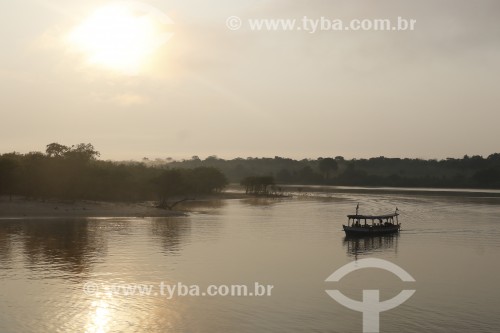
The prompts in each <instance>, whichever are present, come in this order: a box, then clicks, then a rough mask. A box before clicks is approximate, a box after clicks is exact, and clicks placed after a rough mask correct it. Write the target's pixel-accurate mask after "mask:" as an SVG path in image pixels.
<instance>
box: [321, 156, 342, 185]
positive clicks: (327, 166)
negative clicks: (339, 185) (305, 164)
mask: <svg viewBox="0 0 500 333" xmlns="http://www.w3.org/2000/svg"><path fill="white" fill-rule="evenodd" d="M338 168H339V166H338V164H337V161H336V160H334V159H333V158H331V157H327V158H323V159H321V160H320V161H319V170H320V171H321V172H322V173H323V176H324V177H325V179H326V180H328V179H330V174H331V173H332V172H335V171H337V170H338Z"/></svg>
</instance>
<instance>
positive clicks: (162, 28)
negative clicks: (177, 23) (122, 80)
mask: <svg viewBox="0 0 500 333" xmlns="http://www.w3.org/2000/svg"><path fill="white" fill-rule="evenodd" d="M171 23H172V22H171V21H170V20H169V19H168V17H167V16H166V15H165V14H162V13H160V12H159V11H158V10H156V9H154V8H151V7H148V6H147V5H143V4H139V5H138V4H135V5H134V3H133V2H124V3H116V4H112V5H107V6H104V7H101V8H99V9H97V10H96V11H95V12H94V13H92V14H91V15H90V16H89V17H87V18H86V19H85V20H84V21H83V22H82V23H81V24H79V25H78V26H76V27H75V28H74V29H73V30H72V31H71V32H70V33H69V35H68V42H69V43H70V44H71V45H72V46H73V48H74V49H76V50H77V51H79V52H81V53H83V55H84V56H85V58H86V61H87V63H88V64H90V65H94V66H99V67H101V68H105V69H109V70H114V71H117V72H121V73H124V74H137V73H139V72H141V70H142V69H143V68H144V67H145V66H146V65H147V62H148V60H150V57H151V56H152V55H153V53H155V51H156V50H157V49H158V48H160V47H161V46H162V45H163V44H164V43H165V42H166V41H167V40H168V39H169V38H170V37H171V33H169V32H168V31H167V28H166V26H167V25H168V24H171Z"/></svg>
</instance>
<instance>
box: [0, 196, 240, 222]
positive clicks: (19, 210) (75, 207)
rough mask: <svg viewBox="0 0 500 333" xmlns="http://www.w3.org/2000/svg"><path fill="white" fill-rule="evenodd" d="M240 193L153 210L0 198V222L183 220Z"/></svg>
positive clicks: (105, 203)
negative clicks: (34, 219)
mask: <svg viewBox="0 0 500 333" xmlns="http://www.w3.org/2000/svg"><path fill="white" fill-rule="evenodd" d="M245 197H247V196H246V195H245V194H243V193H235V192H223V193H217V194H210V195H206V196H200V197H197V198H193V200H189V201H188V202H186V203H184V204H181V205H179V206H178V207H175V210H167V209H161V208H156V207H155V206H154V202H137V203H128V202H108V201H91V200H75V201H68V200H57V199H49V200H41V199H40V200H36V199H28V198H24V197H18V196H15V197H12V200H10V198H9V197H8V196H0V218H22V217H170V216H185V215H187V214H188V212H189V210H190V206H191V205H196V204H197V203H200V202H209V201H214V200H226V199H242V198H245Z"/></svg>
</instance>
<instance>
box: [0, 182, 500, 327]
mask: <svg viewBox="0 0 500 333" xmlns="http://www.w3.org/2000/svg"><path fill="white" fill-rule="evenodd" d="M309 190H311V189H309ZM309 190H308V191H309ZM314 191H315V192H308V193H305V192H304V191H302V190H301V191H300V195H297V196H295V197H293V198H283V199H255V198H254V199H238V200H237V199H232V200H221V201H213V202H206V203H202V204H199V203H198V204H191V205H190V206H187V207H186V209H187V208H189V209H190V211H191V212H192V213H190V214H189V216H187V217H177V218H106V219H98V218H89V219H47V218H45V219H43V218H38V219H37V218H32V219H15V220H13V219H10V220H9V219H4V220H0V268H1V269H0V300H1V302H0V332H2V333H11V332H12V333H14V332H22V333H30V332H37V333H40V332H47V333H48V332H50V333H54V332H100V333H106V332H186V333H187V332H189V333H192V332H252V333H253V332H362V331H363V314H362V313H361V312H357V311H354V310H351V309H348V308H346V307H344V306H343V305H341V304H339V303H337V302H336V301H335V300H333V299H332V298H331V297H330V296H329V295H328V294H327V293H326V292H325V290H331V289H338V290H340V291H341V292H342V293H343V294H345V295H346V296H347V297H349V298H352V299H355V300H358V301H361V300H362V298H363V290H366V289H371V290H379V292H380V298H381V301H383V300H387V299H391V298H392V297H394V296H396V295H397V294H399V292H400V291H401V290H405V289H412V290H415V293H414V295H413V296H412V297H411V298H409V299H408V300H407V301H406V302H404V303H403V304H401V305H399V306H398V307H396V308H394V309H392V310H388V311H386V312H382V313H380V315H379V320H380V332H464V333H465V332H467V333H469V332H498V331H499V329H500V287H499V282H500V264H499V263H500V261H499V260H498V258H499V255H500V197H499V195H500V194H499V193H497V192H494V191H493V192H490V193H488V192H486V193H479V192H470V191H467V192H453V193H452V192H446V191H442V192H432V191H429V192H413V191H410V190H408V191H393V190H391V189H381V190H377V191H363V190H358V189H351V190H348V191H345V189H343V190H341V191H336V190H335V189H332V188H330V189H328V190H327V191H324V189H321V188H319V189H315V190H314ZM358 202H359V203H360V213H366V214H377V213H387V212H392V211H394V209H395V207H398V208H399V210H400V214H401V215H400V222H401V223H402V231H401V232H400V234H399V235H396V236H385V237H375V238H370V239H354V240H353V239H345V237H344V234H343V231H342V224H343V223H345V222H346V215H347V214H353V213H354V212H355V207H356V204H357V203H358ZM368 258H377V259H384V260H387V261H389V262H391V263H394V264H396V265H398V266H399V267H401V268H402V269H404V270H405V271H406V272H408V273H409V274H410V275H411V276H412V277H413V278H414V279H415V282H404V281H401V280H400V279H399V277H397V276H396V275H394V274H393V273H391V272H388V271H385V270H383V269H377V268H366V269H359V270H357V271H355V272H352V273H351V274H349V275H346V276H345V277H344V278H342V279H341V280H340V281H339V282H327V281H325V280H326V279H327V278H328V277H329V276H330V274H332V273H333V272H334V271H336V270H337V269H338V268H340V267H342V266H343V265H345V264H348V263H350V262H353V261H356V260H358V261H359V260H361V259H368ZM256 283H257V284H258V286H259V287H257V288H256V287H255V285H256ZM233 285H239V286H241V285H244V286H246V287H247V288H248V289H247V291H248V290H249V291H252V293H253V296H249V295H247V296H243V295H240V296H237V295H231V294H229V295H225V296H223V295H216V296H211V295H207V294H206V293H205V296H203V295H202V293H204V292H205V291H207V288H209V286H215V287H214V288H219V289H215V290H217V291H221V293H222V294H224V291H227V289H224V288H226V287H227V288H231V286H233ZM221 286H222V287H221ZM271 286H272V289H271ZM173 287H175V288H177V289H176V290H180V291H182V292H185V288H184V287H186V288H189V290H190V292H191V295H189V294H188V295H185V294H183V293H182V292H180V293H174V292H172V293H168V292H165V290H167V291H168V290H172V289H168V288H173ZM134 288H135V289H134ZM142 288H145V289H144V290H143V289H142ZM148 288H149V289H148ZM262 288H267V289H265V290H266V293H265V294H262ZM181 289H183V290H181ZM268 289H269V290H268ZM141 291H142V294H141ZM212 291H213V290H212ZM267 291H269V292H267ZM198 292H199V293H198ZM256 294H258V295H256ZM261 294H262V295H261Z"/></svg>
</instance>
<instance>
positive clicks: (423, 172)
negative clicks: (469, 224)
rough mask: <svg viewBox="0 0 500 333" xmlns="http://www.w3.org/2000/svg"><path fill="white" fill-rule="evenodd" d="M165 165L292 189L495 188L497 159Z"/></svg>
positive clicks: (499, 178)
mask: <svg viewBox="0 0 500 333" xmlns="http://www.w3.org/2000/svg"><path fill="white" fill-rule="evenodd" d="M146 162H147V161H146ZM157 162H158V161H156V162H154V161H150V163H153V164H154V163H157ZM168 165H169V166H170V167H172V168H195V167H200V166H205V167H214V168H217V169H219V170H221V171H222V172H223V173H224V175H225V176H226V177H227V178H228V179H229V181H230V182H232V183H240V182H241V181H242V180H244V179H245V178H247V177H252V176H271V177H273V179H274V181H275V182H276V183H277V184H294V185H295V184H296V185H342V186H394V187H448V188H492V189H494V188H496V189H500V154H492V155H489V156H488V157H486V158H484V157H482V156H477V155H476V156H467V155H466V156H464V157H463V158H458V159H457V158H446V159H443V160H435V159H431V160H424V159H410V158H387V157H383V156H381V157H374V158H370V159H352V160H348V159H344V158H343V157H342V156H336V157H325V158H318V159H303V160H293V159H290V158H284V157H278V156H276V157H274V158H251V157H249V158H246V159H243V158H236V159H232V160H224V159H220V158H217V157H216V156H211V157H208V158H206V159H204V160H201V159H199V158H198V157H197V156H193V157H192V158H191V159H189V160H183V161H172V162H170V163H169V164H168Z"/></svg>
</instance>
